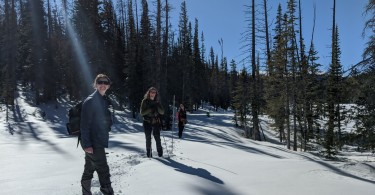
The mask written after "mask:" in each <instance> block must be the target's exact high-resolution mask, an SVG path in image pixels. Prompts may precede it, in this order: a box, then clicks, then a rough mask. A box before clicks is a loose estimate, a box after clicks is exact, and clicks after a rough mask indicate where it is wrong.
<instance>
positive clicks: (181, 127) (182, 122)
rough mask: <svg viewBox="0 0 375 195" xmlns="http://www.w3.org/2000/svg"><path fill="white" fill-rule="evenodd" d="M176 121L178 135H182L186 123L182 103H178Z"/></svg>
mask: <svg viewBox="0 0 375 195" xmlns="http://www.w3.org/2000/svg"><path fill="white" fill-rule="evenodd" d="M177 121H178V137H179V138H181V137H182V132H183V131H184V127H185V124H186V123H187V117H186V110H185V107H184V105H183V104H180V108H179V109H178V111H177Z"/></svg>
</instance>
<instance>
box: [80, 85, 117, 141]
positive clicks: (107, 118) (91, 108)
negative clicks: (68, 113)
mask: <svg viewBox="0 0 375 195" xmlns="http://www.w3.org/2000/svg"><path fill="white" fill-rule="evenodd" d="M108 106H109V100H108V98H107V97H106V96H102V95H100V93H99V92H98V91H95V92H94V93H93V94H91V95H90V96H88V97H87V98H86V99H85V101H84V102H83V105H82V112H81V145H82V148H88V147H93V148H108V140H109V131H110V130H111V125H112V118H111V112H110V111H109V110H108Z"/></svg>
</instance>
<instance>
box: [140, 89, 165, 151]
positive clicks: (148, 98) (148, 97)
mask: <svg viewBox="0 0 375 195" xmlns="http://www.w3.org/2000/svg"><path fill="white" fill-rule="evenodd" d="M163 114H164V108H163V106H162V105H161V104H160V102H159V96H158V91H157V90H156V88H155V87H151V88H150V89H148V90H147V92H146V94H145V95H144V97H143V100H142V103H141V115H142V116H143V128H144V131H145V137H146V153H147V157H152V151H151V133H152V134H153V135H154V139H155V142H156V150H157V151H158V156H159V157H161V156H163V148H162V146H161V142H160V127H161V118H160V117H161V115H163Z"/></svg>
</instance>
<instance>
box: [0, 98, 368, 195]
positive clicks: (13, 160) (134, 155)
mask: <svg viewBox="0 0 375 195" xmlns="http://www.w3.org/2000/svg"><path fill="white" fill-rule="evenodd" d="M26 98H27V96H25V94H22V93H21V94H19V96H18V97H17V101H16V104H17V106H16V109H15V110H14V111H12V112H10V115H9V116H10V118H9V121H8V122H6V118H5V110H4V107H2V108H1V115H0V189H1V190H0V193H1V194H13V195H44V194H45V195H53V194H56V195H75V194H80V193H81V188H80V178H81V174H82V171H83V164H84V153H83V151H82V149H81V148H80V147H78V148H77V147H76V145H77V138H76V137H70V136H68V135H67V133H66V128H65V123H66V121H67V117H66V113H67V109H68V108H69V107H70V106H71V105H69V104H68V103H67V102H66V101H64V100H61V101H60V102H59V103H58V106H56V105H41V106H40V107H39V108H37V107H34V106H31V105H30V103H29V101H27V100H26ZM44 113H45V116H44ZM115 115H116V121H115V124H114V126H113V128H112V132H111V133H110V147H109V149H107V152H108V161H109V166H110V171H111V175H112V177H111V179H112V184H113V188H114V190H115V194H126V195H158V194H160V195H161V194H163V195H169V194H172V195H176V194H179V195H263V194H265V195H274V194H275V195H276V194H277V195H282V194H287V195H291V194H304V195H309V194H311V195H316V194H319V195H331V194H340V195H357V194H358V195H373V194H375V185H374V184H375V156H374V155H373V154H371V153H356V152H350V153H341V154H340V155H341V157H343V158H340V159H343V160H342V161H327V160H324V159H321V158H320V157H318V156H315V155H313V154H310V153H306V152H296V151H290V150H288V149H286V147H285V146H284V145H281V144H274V143H269V142H257V141H252V140H248V139H244V138H242V137H241V136H240V133H239V130H238V129H235V128H234V126H233V124H232V117H233V114H232V113H231V112H224V111H221V112H212V111H211V112H210V116H211V117H207V116H206V112H205V111H203V110H200V111H197V112H194V113H189V114H188V120H189V123H188V124H187V126H186V129H185V132H184V135H183V139H176V129H175V130H174V131H162V137H161V139H162V144H163V147H164V151H165V158H151V159H149V158H145V154H144V153H145V151H144V150H145V138H144V133H143V128H142V123H141V122H140V121H137V120H136V119H132V118H131V117H129V116H130V114H129V113H127V112H121V111H116V114H115ZM43 116H44V117H43ZM262 124H263V129H264V130H265V131H266V132H267V134H266V135H268V136H269V137H268V138H269V139H271V138H272V139H273V140H277V138H273V137H270V136H272V135H273V133H272V132H271V131H269V130H268V129H267V123H262ZM153 147H155V145H154V142H153ZM153 156H157V154H156V151H154V155H153ZM344 157H345V158H344ZM92 191H93V194H101V193H100V192H99V182H98V179H97V176H96V175H95V178H94V180H93V187H92Z"/></svg>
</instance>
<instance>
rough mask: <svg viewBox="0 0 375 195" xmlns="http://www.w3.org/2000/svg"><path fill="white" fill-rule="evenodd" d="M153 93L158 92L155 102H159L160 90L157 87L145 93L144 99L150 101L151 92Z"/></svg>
mask: <svg viewBox="0 0 375 195" xmlns="http://www.w3.org/2000/svg"><path fill="white" fill-rule="evenodd" d="M151 91H156V95H155V99H154V101H157V102H159V93H158V90H157V89H156V88H155V87H150V88H149V89H148V90H147V92H146V93H145V95H144V96H143V99H150V92H151Z"/></svg>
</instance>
